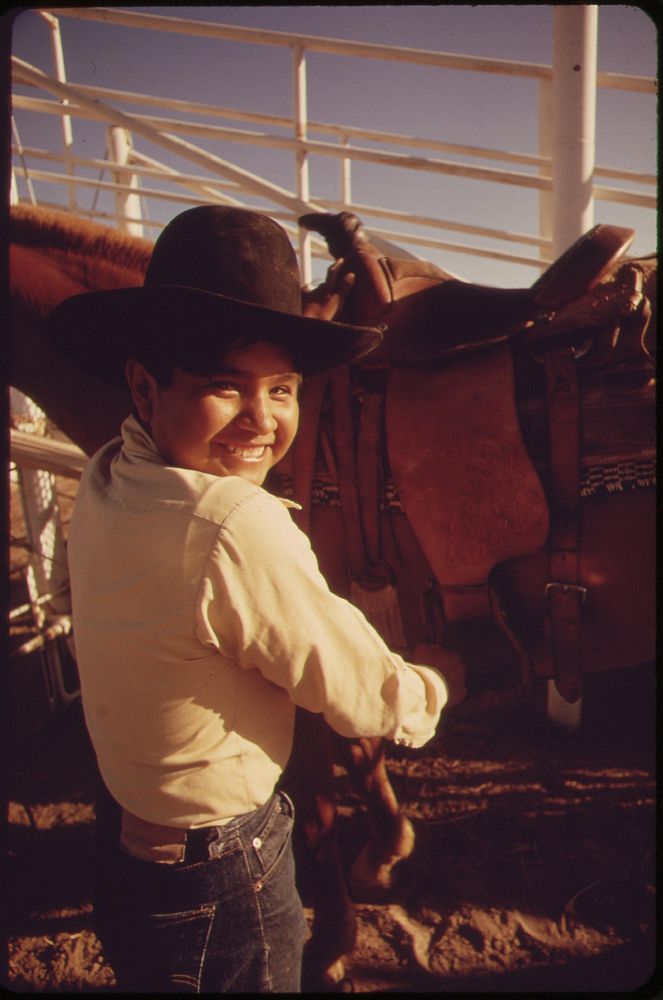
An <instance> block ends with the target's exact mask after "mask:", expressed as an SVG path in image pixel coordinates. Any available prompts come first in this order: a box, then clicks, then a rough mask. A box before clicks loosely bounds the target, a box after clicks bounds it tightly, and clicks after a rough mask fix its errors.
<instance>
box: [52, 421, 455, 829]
mask: <svg viewBox="0 0 663 1000" xmlns="http://www.w3.org/2000/svg"><path fill="white" fill-rule="evenodd" d="M286 504H287V501H282V500H279V499H277V498H275V497H274V496H272V495H270V494H269V493H267V492H266V491H265V490H263V489H262V488H260V487H258V486H255V485H252V484H250V483H248V482H246V481H245V480H243V479H241V478H238V477H235V476H228V477H216V476H212V475H208V474H206V473H202V472H194V471H191V470H188V469H180V468H175V467H173V466H168V465H166V464H165V462H164V460H163V459H162V458H161V457H160V455H159V454H158V452H157V451H156V448H155V446H154V443H153V441H152V439H151V438H150V436H149V435H148V434H147V433H146V432H145V431H144V430H143V429H142V428H141V426H140V424H139V423H138V422H137V421H136V420H135V419H134V418H133V417H129V418H128V419H127V420H126V421H125V423H124V424H123V427H122V438H121V439H120V438H117V439H115V440H114V441H111V442H110V443H109V444H108V445H106V446H105V447H104V448H102V449H101V450H100V451H99V452H97V454H96V455H95V456H94V457H93V458H92V459H91V460H90V462H89V463H88V466H87V468H86V470H85V473H84V475H83V478H82V480H81V484H80V488H79V491H78V495H77V499H76V505H75V510H74V514H73V517H72V522H71V525H70V534H69V547H68V555H69V564H70V573H71V585H72V601H73V621H74V639H75V644H76V655H77V661H78V666H79V672H80V679H81V692H82V700H83V707H84V711H85V716H86V721H87V725H88V728H89V732H90V736H91V739H92V742H93V744H94V748H95V751H96V754H97V757H98V761H99V766H100V770H101V773H102V776H103V778H104V780H105V782H106V784H107V786H108V788H109V790H110V792H111V793H112V795H113V796H114V797H115V799H116V800H117V801H118V802H119V803H120V804H121V805H122V806H124V807H125V808H126V809H128V810H130V811H131V812H133V813H135V814H136V815H138V816H140V817H142V818H143V819H146V820H149V821H151V822H153V823H160V824H165V825H168V826H176V827H182V828H190V827H197V826H206V825H210V824H215V823H222V822H225V821H227V820H228V819H230V818H232V817H235V816H238V815H240V814H243V813H246V812H248V811H250V810H252V809H254V808H256V807H257V806H259V805H262V804H263V803H264V802H265V801H266V800H267V799H268V797H269V795H270V794H271V793H272V791H273V789H274V785H275V783H276V782H277V781H278V779H279V777H280V775H281V773H282V770H283V768H284V766H285V764H286V763H287V760H288V757H289V755H290V751H291V748H292V735H293V727H294V711H295V705H300V706H302V707H303V708H306V709H308V710H309V711H311V712H319V713H322V715H323V716H324V717H325V719H326V720H327V722H328V723H329V724H330V726H332V728H333V729H335V730H336V731H337V732H338V733H340V734H341V735H344V736H383V737H386V738H387V739H391V740H398V741H399V742H402V743H404V744H406V745H409V746H414V747H418V746H421V745H423V744H424V743H425V742H426V741H427V740H428V739H430V737H431V736H432V735H433V733H434V731H435V727H436V725H437V723H438V720H439V716H440V711H441V709H442V708H443V706H444V704H445V702H446V700H447V690H446V686H445V684H444V682H443V680H442V679H441V677H440V675H439V674H438V673H437V672H436V671H435V670H433V669H431V668H428V667H423V666H415V665H413V664H407V663H405V662H404V660H403V659H402V658H401V657H400V656H398V655H397V654H396V653H393V652H391V651H390V650H389V649H388V648H387V646H386V645H385V643H384V642H383V641H382V639H381V638H380V636H379V635H378V634H377V632H376V631H375V630H374V629H373V628H372V627H371V626H370V625H369V624H368V622H367V621H366V619H365V618H364V616H363V615H362V614H361V613H360V612H359V611H358V610H357V609H356V608H355V607H354V606H353V605H352V604H350V603H349V602H348V601H346V600H344V599H342V598H340V597H338V596H336V595H335V594H333V593H331V591H330V590H329V588H328V586H327V584H326V582H325V580H324V578H323V577H322V575H321V574H320V571H319V569H318V565H317V561H316V559H315V556H314V555H313V552H312V551H311V547H310V544H309V541H308V538H307V537H306V535H305V534H304V533H303V532H302V531H300V530H299V528H297V526H296V525H295V524H294V523H293V521H292V519H291V517H290V514H289V512H288V510H287V506H286Z"/></svg>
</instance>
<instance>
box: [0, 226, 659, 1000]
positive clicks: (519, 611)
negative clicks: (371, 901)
mask: <svg viewBox="0 0 663 1000" xmlns="http://www.w3.org/2000/svg"><path fill="white" fill-rule="evenodd" d="M349 218H350V220H352V219H353V217H349ZM307 224H310V225H311V228H318V229H320V230H321V231H323V232H324V235H325V236H326V237H327V238H328V241H329V242H330V249H331V250H332V252H333V253H334V255H335V256H338V257H343V258H345V262H346V263H345V266H346V267H348V268H350V269H352V270H353V271H354V272H355V273H356V274H357V281H356V285H355V290H354V292H353V299H351V300H349V301H348V312H349V317H350V318H351V319H353V320H354V321H361V322H370V323H375V322H381V323H384V324H386V325H387V330H386V333H385V349H384V350H382V357H380V356H378V357H377V358H369V359H367V363H366V364H365V365H362V366H361V368H355V369H353V370H352V371H351V372H348V371H347V370H345V371H342V372H340V373H339V374H338V375H335V376H334V377H333V378H332V379H331V380H330V381H331V385H329V386H328V385H327V384H326V380H324V379H320V380H311V381H310V382H309V383H308V384H307V385H306V387H305V392H304V396H303V399H302V425H301V430H300V434H299V435H298V439H297V442H296V445H295V448H294V451H293V453H292V455H291V458H290V462H289V464H286V463H283V465H282V467H280V468H279V469H277V470H275V471H274V475H273V477H272V481H271V485H272V487H273V488H274V489H275V490H277V491H278V492H281V493H283V492H285V491H287V490H288V489H289V488H292V490H293V493H294V494H295V496H296V497H297V499H299V500H300V501H301V502H302V503H303V505H304V511H303V513H302V516H301V519H300V520H301V524H302V527H304V528H305V530H307V531H309V533H310V535H311V538H312V542H313V545H314V548H315V550H316V553H317V555H318V558H319V560H320V564H321V568H322V570H323V572H324V573H325V575H326V577H327V579H328V580H329V582H330V585H331V586H332V588H333V589H335V590H336V591H337V592H339V593H341V594H344V595H345V596H349V597H351V599H353V600H355V601H356V603H358V604H359V606H360V607H362V609H363V610H364V611H365V612H366V613H367V614H368V616H369V617H370V618H371V620H373V622H374V624H376V626H377V627H378V628H379V629H380V630H381V631H382V634H383V635H384V637H385V639H386V640H387V641H388V642H389V643H390V645H392V646H393V647H394V648H399V649H404V650H407V651H409V653H410V655H415V654H414V651H415V650H417V652H418V657H417V656H415V658H419V659H420V660H421V662H427V660H428V662H433V663H440V664H441V665H442V666H444V665H445V663H446V664H447V665H451V666H453V665H454V664H455V663H457V662H458V661H459V660H462V661H463V662H464V663H465V664H469V667H470V675H471V678H472V685H473V697H472V698H470V700H469V702H468V705H472V704H482V698H483V704H485V703H486V695H488V699H487V700H488V704H491V705H494V704H501V703H503V699H504V696H505V694H506V695H508V694H509V693H510V692H513V691H517V692H519V693H521V692H522V691H523V690H526V688H527V685H528V683H529V680H530V678H531V675H532V674H536V675H539V676H546V677H549V676H555V677H556V679H557V683H558V686H559V685H560V684H561V688H562V689H563V691H564V692H565V696H569V699H568V700H570V701H573V700H574V696H575V695H576V692H577V689H578V680H579V673H580V674H581V672H582V670H587V669H591V670H602V669H611V668H614V667H621V666H626V665H629V664H631V663H637V662H641V661H646V660H650V659H651V658H652V656H653V653H652V643H653V578H652V574H653V568H652V566H653V553H654V546H653V544H652V532H653V523H654V500H653V491H652V490H651V489H647V488H646V486H647V485H648V483H649V479H648V476H649V470H648V467H647V463H648V462H649V461H650V458H651V452H652V451H653V422H652V419H653V412H654V410H653V388H652V384H651V364H650V359H649V357H648V354H647V352H646V350H645V348H644V346H643V343H644V341H643V338H644V335H645V328H646V325H647V323H646V321H647V309H648V308H649V299H650V298H653V293H652V292H651V288H652V287H653V286H654V279H655V262H654V261H650V260H645V261H636V262H630V263H628V264H626V263H624V262H623V261H622V260H621V258H620V257H619V254H620V253H621V250H622V248H623V242H624V240H622V241H621V242H620V238H617V239H616V242H614V240H613V242H614V246H613V245H612V244H610V245H609V246H608V250H607V252H606V250H605V247H603V248H599V249H600V250H601V253H602V254H603V256H601V253H600V254H599V257H600V260H599V261H598V263H597V261H596V260H590V261H589V263H587V256H586V253H584V254H583V255H581V256H580V257H579V256H578V255H577V253H576V256H575V257H574V258H573V259H572V260H571V261H570V262H568V261H567V263H566V266H564V261H562V262H561V264H560V265H559V266H558V265H556V267H555V268H553V269H551V272H549V273H548V274H547V275H544V277H543V279H542V280H541V281H540V282H539V283H535V286H533V289H530V290H517V291H513V292H512V291H511V290H507V291H506V292H504V291H502V290H495V289H481V288H477V286H473V285H470V284H467V283H463V282H457V281H455V280H453V279H450V278H449V276H448V275H447V274H446V273H445V272H443V271H440V270H439V269H437V268H434V267H433V266H432V265H427V264H423V263H422V264H419V263H418V262H415V263H412V262H399V261H394V260H385V259H384V258H381V257H380V256H379V254H377V253H375V251H373V249H372V247H371V246H370V243H368V241H367V240H366V238H365V236H364V234H363V231H362V230H361V227H360V224H359V223H358V220H355V221H351V223H350V226H349V230H350V231H348V217H343V218H339V217H323V219H322V220H321V219H320V218H319V217H318V218H316V219H314V220H310V219H309V220H307ZM608 235H609V236H611V235H612V236H614V234H610V233H609V234H608ZM617 236H618V237H619V236H620V233H618V234H617ZM608 242H609V243H610V241H608ZM595 249H596V247H595V245H593V244H591V242H590V246H589V250H590V251H592V250H595ZM150 251H151V245H150V244H149V243H147V242H146V241H139V240H136V239H135V238H129V237H124V236H122V235H121V234H118V233H116V232H114V231H111V230H108V229H106V228H104V227H100V226H94V225H92V224H89V223H83V222H81V221H80V220H77V219H73V218H72V217H71V216H68V215H66V214H63V213H55V212H43V211H41V210H31V209H25V208H23V209H21V208H18V209H15V210H13V219H12V246H11V253H12V269H11V283H12V298H13V323H12V337H13V341H12V353H11V382H12V384H13V385H15V386H16V387H17V388H19V389H21V390H22V391H23V392H25V393H26V394H27V395H29V396H30V397H31V398H33V399H34V400H35V401H36V402H37V403H38V404H39V405H40V406H42V408H43V409H44V410H45V411H46V412H47V413H48V414H49V416H50V417H51V418H52V419H53V421H54V422H55V423H56V424H57V425H58V426H59V427H60V428H61V429H62V430H63V431H65V433H67V434H68V435H69V436H70V437H71V438H72V440H74V441H75V442H76V443H78V444H79V445H80V446H81V447H82V448H83V449H84V450H85V451H86V452H88V453H91V452H92V451H94V450H95V449H96V447H98V446H99V445H100V444H101V443H103V442H104V441H106V440H107V439H108V438H110V437H111V436H113V435H115V434H116V433H117V429H118V427H119V424H120V422H121V420H122V418H123V417H124V415H125V414H126V412H127V409H128V397H127V396H126V395H125V394H124V393H122V392H121V391H119V390H112V389H109V388H108V387H105V386H103V385H101V384H93V383H92V380H91V379H90V378H88V377H84V376H82V375H81V374H80V373H79V372H78V370H77V369H75V368H74V367H73V366H70V365H67V364H66V363H65V362H64V361H63V360H62V359H61V358H59V357H57V356H56V355H55V353H54V352H53V349H52V347H51V346H50V345H49V342H48V338H47V337H45V336H44V329H45V322H46V316H47V314H48V312H49V311H50V309H51V308H52V307H53V306H54V305H55V304H56V302H57V301H59V300H60V299H62V298H64V297H66V296H67V295H70V294H74V293H75V292H77V291H83V290H86V289H95V288H100V287H114V286H119V285H130V284H139V283H140V282H141V281H142V274H143V271H144V268H145V266H146V264H147V260H148V258H149V254H150ZM590 257H591V253H590ZM579 263H582V265H583V266H582V267H579V266H578V265H579ZM569 267H570V269H571V272H572V273H573V274H574V275H576V278H577V280H576V283H575V284H572V285H571V286H569V279H568V274H569ZM583 268H584V270H583ZM624 268H627V269H628V271H627V273H625V272H624ZM560 274H561V279H560ZM578 275H579V276H578ZM599 280H600V285H598V286H597V287H598V289H599V292H597V291H596V289H595V290H594V292H591V286H592V285H593V284H594V283H596V281H599ZM643 290H644V294H643ZM587 293H589V298H588V297H587ZM578 297H579V298H578ZM567 300H572V301H573V305H566V306H565V303H566V302H567ZM559 345H561V346H562V349H563V350H562V353H564V352H566V353H569V352H570V355H571V358H572V359H573V365H574V366H575V367H577V368H578V373H577V377H576V383H577V382H578V380H579V387H578V392H577V395H576V411H577V414H576V415H578V414H579V415H580V417H581V418H582V419H581V424H580V427H579V428H577V429H576V432H575V433H576V434H577V435H579V438H580V439H579V441H578V442H577V451H578V454H579V466H580V468H579V478H578V482H577V487H578V496H579V497H580V499H579V500H578V502H575V498H572V502H570V503H569V504H567V506H568V507H569V516H568V517H567V518H566V519H562V521H563V527H564V528H565V530H566V531H567V533H569V532H570V535H569V537H570V538H571V540H572V541H573V543H574V545H575V551H576V559H575V564H576V565H575V572H576V577H572V578H571V579H570V580H564V579H563V580H562V582H563V583H564V584H565V587H566V591H567V592H569V593H570V594H571V595H572V596H575V595H581V594H582V592H583V591H584V592H585V594H586V600H585V604H584V607H583V609H582V610H583V620H582V628H581V629H579V630H578V635H574V633H573V628H574V627H575V625H576V624H577V623H576V622H574V621H573V620H571V625H570V627H569V628H567V630H566V633H563V636H564V634H565V635H567V636H568V634H569V631H571V635H572V639H573V640H574V641H573V642H571V643H569V642H568V641H567V644H566V646H567V655H566V657H564V656H562V670H561V673H560V671H559V668H558V667H557V668H556V666H555V659H554V656H552V655H551V646H553V647H554V643H553V642H551V635H550V630H551V628H552V631H553V635H552V638H553V639H554V638H555V628H558V627H559V622H558V621H557V622H556V621H555V619H554V617H553V618H552V620H551V616H550V615H549V614H548V613H547V606H546V605H547V604H548V602H547V601H546V600H545V598H544V594H545V593H546V587H547V586H549V584H550V583H551V579H550V575H549V574H550V571H551V560H552V565H554V566H555V567H556V568H558V567H557V564H558V563H559V557H558V552H557V549H563V546H560V545H559V544H558V542H559V540H560V539H561V541H562V542H564V541H565V538H564V532H563V531H562V529H561V528H560V527H559V525H558V521H559V513H558V510H557V507H558V506H559V505H558V503H557V500H555V502H554V503H553V502H551V499H550V498H551V496H552V494H553V493H554V491H555V489H556V486H555V482H556V472H555V467H556V466H557V465H559V464H560V463H559V461H557V460H554V461H552V463H551V457H550V448H549V445H548V430H549V423H550V420H549V410H550V401H551V399H552V402H553V409H554V408H555V405H556V403H555V396H554V394H551V393H550V392H549V394H548V398H546V391H545V384H546V374H545V372H546V370H547V369H546V364H545V355H546V354H547V353H549V352H548V348H549V347H551V346H552V347H558V346H559ZM552 353H555V352H552ZM564 361H565V359H564V358H562V363H563V362H564ZM558 363H559V362H558ZM566 363H567V368H568V359H566ZM566 374H567V369H565V368H562V370H561V372H557V373H556V377H557V378H559V377H560V375H566ZM548 381H550V377H549V376H548ZM445 401H446V402H445ZM441 406H442V407H443V408H442V409H441V408H440V407H441ZM557 408H558V409H559V406H557ZM413 410H414V413H415V419H413V418H412V411H413ZM516 411H517V412H516ZM563 412H564V410H563V408H562V413H563ZM385 425H386V438H387V440H386V443H385ZM566 426H567V427H568V426H569V425H568V423H567V425H566ZM496 427H499V428H500V433H496V430H495V428H496ZM571 437H573V435H572V434H571ZM553 452H554V448H553ZM551 465H552V466H553V472H552V473H551ZM447 470H448V471H447ZM567 480H568V476H567ZM561 481H562V485H564V482H565V480H564V464H563V462H562V479H561ZM445 483H446V484H453V483H459V484H460V486H459V488H456V489H454V490H451V491H450V490H449V489H448V488H445ZM514 484H515V486H514ZM575 485H576V484H575V482H574V480H573V479H572V480H571V488H572V489H573V488H574V487H575ZM543 486H545V489H544V488H543ZM638 486H642V487H645V488H635V487H638ZM629 487H634V488H633V489H630V488H629ZM567 492H568V490H567ZM563 497H564V493H563V491H562V499H563ZM569 525H570V527H569ZM560 532H562V534H560ZM514 539H515V541H514ZM579 539H581V540H582V544H581V545H578V540H579ZM478 540H479V541H480V542H481V544H479V543H478ZM551 542H555V545H554V546H553V545H551V544H550V543H551ZM505 543H506V545H505ZM627 546H628V550H627ZM571 548H573V546H571ZM551 553H552V554H551ZM555 559H557V564H556V563H555V562H554V560H555ZM562 568H565V567H562ZM571 568H572V569H573V568H574V567H573V566H572V567H571ZM552 583H553V584H557V583H559V581H558V580H557V579H553V580H552ZM560 591H561V593H562V596H564V590H563V588H560ZM547 592H548V594H550V593H551V591H550V589H548V591H547ZM552 596H553V598H554V597H555V596H557V595H556V593H555V588H554V587H553V592H552ZM553 603H554V602H553ZM561 610H562V620H564V612H565V611H568V609H565V608H564V607H562V609H561ZM567 619H568V614H567ZM578 643H580V647H579V648H575V647H577V645H578ZM569 645H570V646H572V647H574V648H573V649H572V652H574V653H575V655H574V656H571V657H569V655H568V647H569ZM514 651H515V655H514ZM562 651H563V652H564V647H563V648H562ZM569 663H570V665H571V668H572V669H571V670H569ZM500 689H503V690H501V691H500ZM496 690H498V691H499V696H498V697H497V699H496V698H495V691H496ZM491 699H492V700H491ZM297 736H298V740H297V745H298V746H301V747H303V748H304V751H305V752H304V753H303V754H302V755H301V756H298V754H297V753H294V754H293V761H292V775H291V780H292V781H293V782H294V787H296V788H297V789H298V791H299V798H300V803H301V808H300V817H301V822H300V829H299V833H300V837H301V838H302V839H303V840H304V841H305V846H306V847H307V848H308V854H309V858H311V857H312V858H314V860H315V861H316V862H317V864H316V865H315V872H314V873H313V874H312V877H311V891H312V893H313V904H314V910H315V922H314V933H313V938H312V942H311V947H310V948H309V952H308V961H309V963H310V968H311V970H312V972H314V973H316V974H319V975H320V978H319V980H318V981H319V982H322V984H323V985H329V984H330V983H331V982H332V981H334V980H338V979H339V978H340V976H341V975H342V962H341V957H342V956H343V955H344V954H347V953H348V952H350V951H351V950H352V947H353V941H354V919H353V914H352V908H351V904H350V898H349V895H348V892H347V889H346V888H345V884H344V883H343V882H342V881H339V874H340V862H339V858H338V849H337V845H336V843H335V840H334V838H333V837H332V836H331V835H330V831H331V829H332V826H333V816H334V805H333V794H332V793H333V789H332V781H331V776H332V770H331V760H332V748H331V742H330V741H331V737H330V734H329V732H328V731H327V730H326V729H325V728H324V727H322V726H320V725H319V720H318V719H317V718H315V717H311V716H307V715H305V714H304V713H301V714H300V715H299V716H298V729H297ZM334 742H335V744H338V745H337V746H335V748H334V749H335V752H336V753H338V752H340V753H341V754H342V758H343V760H344V762H345V763H346V765H347V767H348V772H349V774H351V775H353V776H354V777H355V778H356V779H357V780H358V782H359V783H360V786H361V789H362V792H363V793H364V795H365V797H366V801H367V805H368V809H369V815H370V818H371V826H372V829H373V838H372V840H371V842H370V844H369V845H368V846H367V848H366V849H365V850H364V851H363V852H362V855H361V856H360V859H359V864H358V869H357V873H356V877H355V881H354V889H355V892H363V893H365V892H366V891H370V890H371V887H372V886H375V885H376V884H377V885H378V886H382V887H383V888H384V887H386V886H388V885H389V884H390V880H391V870H392V868H393V866H394V864H395V863H396V862H397V861H398V860H399V859H400V858H403V857H405V856H407V854H408V853H409V852H410V851H411V850H412V847H413V832H412V828H411V826H410V824H409V822H408V821H407V819H406V817H404V816H402V815H401V813H400V811H399V808H398V804H397V802H396V800H395V796H394V795H393V791H392V790H391V786H390V785H389V781H388V776H387V772H386V766H385V758H384V747H383V746H382V745H381V744H379V743H376V742H375V741H366V740H363V741H340V740H339V741H334ZM311 778H314V779H315V786H316V787H315V788H314V787H312V782H311ZM314 983H315V980H314V979H312V980H311V985H310V986H309V988H310V989H312V988H314Z"/></svg>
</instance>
